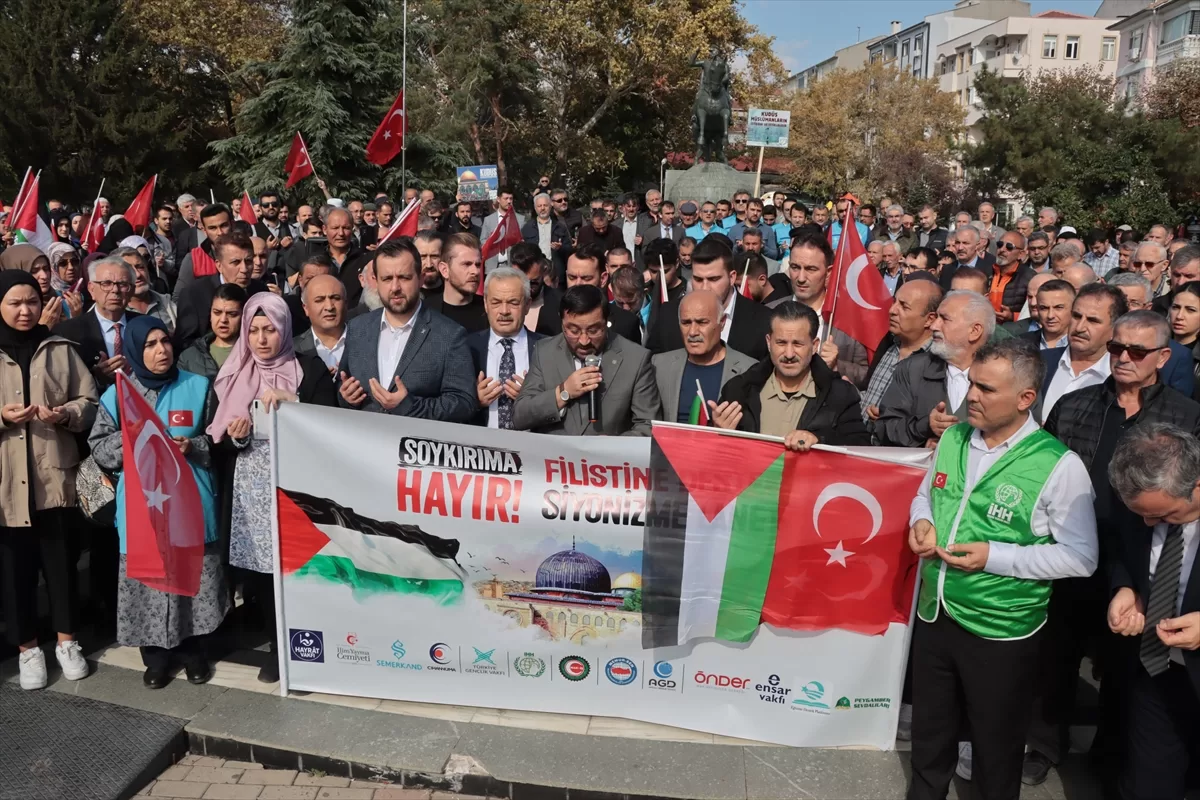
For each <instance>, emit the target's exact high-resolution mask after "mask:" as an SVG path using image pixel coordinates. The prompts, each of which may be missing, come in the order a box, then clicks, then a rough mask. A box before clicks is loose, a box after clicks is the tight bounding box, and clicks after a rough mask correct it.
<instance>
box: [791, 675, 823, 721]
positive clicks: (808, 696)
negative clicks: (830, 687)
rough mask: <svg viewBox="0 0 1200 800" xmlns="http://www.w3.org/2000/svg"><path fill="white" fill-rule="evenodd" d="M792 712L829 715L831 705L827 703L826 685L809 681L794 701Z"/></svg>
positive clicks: (801, 688)
mask: <svg viewBox="0 0 1200 800" xmlns="http://www.w3.org/2000/svg"><path fill="white" fill-rule="evenodd" d="M792 710H793V711H807V712H808V713H809V714H821V715H823V716H826V715H828V714H829V703H827V702H825V684H823V683H821V682H820V681H809V682H808V683H806V684H804V685H803V686H801V687H800V691H799V692H798V693H797V695H796V699H795V700H793V701H792Z"/></svg>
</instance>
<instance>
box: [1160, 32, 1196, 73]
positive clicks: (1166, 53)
mask: <svg viewBox="0 0 1200 800" xmlns="http://www.w3.org/2000/svg"><path fill="white" fill-rule="evenodd" d="M1185 58H1200V36H1196V35H1190V36H1184V37H1183V38H1182V39H1176V40H1175V41H1173V42H1168V43H1167V44H1160V45H1159V46H1158V54H1157V58H1156V66H1160V67H1161V66H1163V65H1165V64H1170V63H1171V62H1172V61H1179V60H1182V59H1185Z"/></svg>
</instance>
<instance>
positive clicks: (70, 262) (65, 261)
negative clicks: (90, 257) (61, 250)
mask: <svg viewBox="0 0 1200 800" xmlns="http://www.w3.org/2000/svg"><path fill="white" fill-rule="evenodd" d="M58 266H60V267H78V266H79V259H78V258H75V256H63V257H62V258H60V259H59V260H58Z"/></svg>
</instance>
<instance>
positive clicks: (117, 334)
mask: <svg viewBox="0 0 1200 800" xmlns="http://www.w3.org/2000/svg"><path fill="white" fill-rule="evenodd" d="M123 345H124V342H123V341H122V340H121V323H119V322H114V323H113V358H116V357H117V356H119V355H121V347H122V346H123Z"/></svg>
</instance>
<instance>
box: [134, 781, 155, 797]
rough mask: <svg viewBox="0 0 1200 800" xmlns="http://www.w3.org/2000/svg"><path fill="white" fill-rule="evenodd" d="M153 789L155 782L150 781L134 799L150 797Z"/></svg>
mask: <svg viewBox="0 0 1200 800" xmlns="http://www.w3.org/2000/svg"><path fill="white" fill-rule="evenodd" d="M153 788H154V781H150V782H149V783H147V784H146V785H145V786H143V787H142V788H141V791H139V792H138V793H137V794H135V795H134V797H149V796H150V790H151V789H153Z"/></svg>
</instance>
